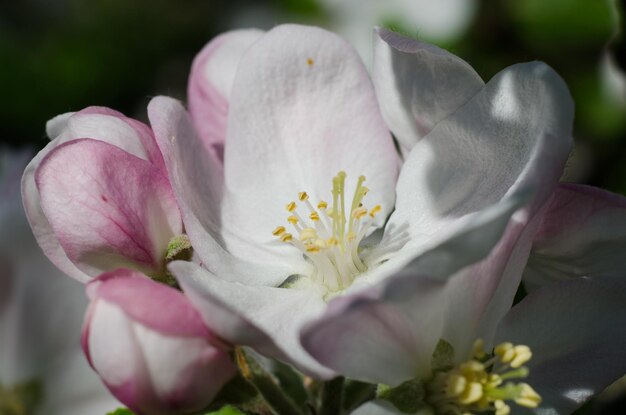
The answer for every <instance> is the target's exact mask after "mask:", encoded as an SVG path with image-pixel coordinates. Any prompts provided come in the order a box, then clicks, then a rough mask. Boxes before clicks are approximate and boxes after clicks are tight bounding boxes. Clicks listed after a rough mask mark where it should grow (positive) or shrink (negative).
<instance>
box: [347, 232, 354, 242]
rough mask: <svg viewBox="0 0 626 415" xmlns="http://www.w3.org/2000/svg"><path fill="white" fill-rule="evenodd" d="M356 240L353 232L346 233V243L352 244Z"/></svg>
mask: <svg viewBox="0 0 626 415" xmlns="http://www.w3.org/2000/svg"><path fill="white" fill-rule="evenodd" d="M355 239H356V233H354V232H348V234H347V235H346V240H347V241H348V242H352V241H354V240H355Z"/></svg>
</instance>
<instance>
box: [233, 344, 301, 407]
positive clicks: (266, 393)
mask: <svg viewBox="0 0 626 415" xmlns="http://www.w3.org/2000/svg"><path fill="white" fill-rule="evenodd" d="M235 361H236V362H237V365H238V366H239V371H240V373H241V375H242V376H243V377H244V379H246V380H247V381H248V382H250V383H251V384H252V385H254V387H255V388H256V389H257V390H258V391H259V393H260V394H261V396H262V397H263V398H264V400H265V402H266V403H267V405H268V406H269V407H270V408H272V410H273V412H274V413H276V414H279V415H303V413H302V411H301V410H300V409H299V408H298V407H297V406H296V404H294V403H293V401H292V400H291V399H290V398H289V397H288V396H287V395H285V393H284V392H283V390H282V389H281V388H280V386H279V385H278V383H277V382H276V380H275V379H274V377H273V376H272V375H271V374H270V373H269V372H267V371H266V370H265V369H263V367H262V366H261V365H260V364H259V363H258V362H257V361H256V360H254V358H252V357H251V356H250V355H249V354H247V353H246V352H245V351H244V350H243V349H242V348H240V347H238V348H236V349H235Z"/></svg>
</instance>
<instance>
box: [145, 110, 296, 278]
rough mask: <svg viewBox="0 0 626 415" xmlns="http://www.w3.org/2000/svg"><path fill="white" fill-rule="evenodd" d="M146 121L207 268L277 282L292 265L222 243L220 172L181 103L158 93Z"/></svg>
mask: <svg viewBox="0 0 626 415" xmlns="http://www.w3.org/2000/svg"><path fill="white" fill-rule="evenodd" d="M148 114H149V116H150V122H151V124H152V128H153V129H154V132H155V136H156V138H157V140H158V143H159V146H160V148H161V151H162V152H163V155H164V158H165V163H166V165H167V169H168V173H169V177H170V181H171V183H172V187H173V189H174V192H175V194H176V198H177V199H178V203H179V206H180V210H181V215H182V217H183V221H184V223H185V231H186V232H187V234H188V235H189V239H190V240H191V242H192V245H193V247H194V252H195V253H196V254H197V255H198V257H199V258H200V259H201V260H202V262H203V263H204V265H205V267H207V268H208V269H209V270H211V271H212V272H213V273H215V274H217V275H220V276H221V277H222V278H225V279H230V280H233V281H242V282H249V283H251V284H255V285H258V284H264V285H277V284H280V283H281V282H282V281H283V280H284V279H285V277H286V276H288V275H289V274H290V273H291V272H293V270H294V268H293V267H291V268H290V267H285V266H282V267H281V266H276V265H271V266H261V265H260V264H259V263H258V262H259V261H262V257H261V258H256V257H251V256H250V255H247V256H246V257H245V259H243V258H236V257H234V256H233V255H231V253H229V252H228V251H227V250H226V248H225V247H224V246H223V240H222V236H221V230H222V216H221V200H222V187H223V172H222V166H221V163H220V162H219V160H217V158H216V157H215V155H214V154H213V153H211V152H208V151H207V149H206V147H205V146H204V145H203V143H202V142H201V140H200V139H199V138H198V136H197V134H196V133H195V131H194V128H193V126H192V125H191V122H190V120H189V117H188V115H187V113H186V112H185V109H184V108H183V106H182V104H181V103H180V102H178V101H176V100H174V99H171V98H167V97H156V98H154V99H153V100H152V101H151V102H150V104H149V105H148Z"/></svg>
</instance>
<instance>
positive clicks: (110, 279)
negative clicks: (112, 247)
mask: <svg viewBox="0 0 626 415" xmlns="http://www.w3.org/2000/svg"><path fill="white" fill-rule="evenodd" d="M87 293H88V295H89V297H90V298H92V299H93V298H101V299H103V300H105V301H107V302H108V303H111V304H115V305H117V306H119V307H120V308H122V309H123V310H124V312H125V313H126V315H127V316H128V317H129V318H131V319H133V320H134V321H137V322H138V323H140V324H142V325H143V326H146V327H148V328H150V329H152V330H154V331H156V332H158V333H161V334H164V335H169V336H177V337H209V336H210V333H209V331H208V330H207V328H206V327H205V325H204V323H203V322H202V319H201V318H200V315H198V313H197V312H196V311H195V309H194V308H193V307H191V304H189V301H188V300H187V299H186V298H185V296H184V295H183V294H182V293H181V292H180V291H177V290H173V289H170V288H169V287H167V286H165V285H163V284H155V283H154V282H152V281H151V280H150V279H148V278H146V276H145V275H143V274H141V273H139V272H135V271H131V270H128V269H119V270H116V271H112V272H108V273H105V274H102V275H101V276H99V277H98V278H96V279H94V280H92V281H91V282H90V283H89V285H88V286H87ZM137 293H141V296H140V297H139V298H138V297H137Z"/></svg>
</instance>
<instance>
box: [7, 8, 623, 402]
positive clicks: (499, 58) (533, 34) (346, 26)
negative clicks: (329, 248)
mask: <svg viewBox="0 0 626 415" xmlns="http://www.w3.org/2000/svg"><path fill="white" fill-rule="evenodd" d="M625 10H626V0H483V1H480V0H261V1H258V0H257V1H252V0H204V1H202V0H186V1H184V2H181V1H175V0H135V1H128V0H91V1H85V0H83V1H81V0H56V1H46V0H22V1H19V2H7V1H4V2H2V3H0V94H2V96H3V97H4V99H2V100H0V140H1V144H2V145H8V146H11V147H21V146H25V145H30V146H34V147H35V148H42V147H43V146H44V145H45V144H46V141H47V139H46V137H45V122H46V121H47V120H48V119H50V118H52V117H53V116H55V115H57V114H60V113H63V112H67V111H76V110H79V109H81V108H83V107H86V106H89V105H103V106H108V107H112V108H115V109H117V110H120V111H122V112H124V113H126V114H127V115H130V116H133V117H136V118H138V119H143V120H145V119H146V114H145V108H146V105H147V103H148V101H149V99H150V97H151V96H154V95H157V94H166V95H172V96H175V97H177V98H180V99H182V100H185V95H186V94H185V89H186V83H187V75H188V72H189V68H190V66H191V62H192V59H193V57H194V55H195V54H196V53H197V52H198V51H199V50H200V49H201V48H202V47H203V46H204V44H205V43H206V42H207V41H208V40H210V39H211V38H212V37H213V36H215V35H216V34H217V33H220V32H222V31H225V30H229V29H232V28H236V27H251V26H254V27H260V28H266V29H267V28H270V27H271V26H273V25H275V24H278V23H282V22H289V21H290V22H300V23H312V24H317V25H322V26H325V27H328V28H331V29H333V30H337V31H339V32H340V33H341V34H343V35H345V36H347V37H348V38H349V40H350V41H352V42H354V43H355V44H356V45H357V46H358V47H359V50H360V51H361V52H362V54H363V55H364V59H365V60H366V61H367V59H369V55H368V52H367V50H368V45H369V42H370V39H371V26H372V25H374V24H380V25H385V26H389V27H391V28H392V29H395V30H399V31H402V32H404V33H406V34H409V35H412V36H415V37H417V38H419V39H422V40H427V41H431V42H433V43H436V44H438V45H439V46H442V47H445V48H447V49H449V50H451V51H452V52H453V53H455V54H457V55H459V56H461V57H462V58H464V59H465V60H467V61H468V62H469V63H470V64H471V65H472V66H474V68H475V69H476V70H477V71H478V72H479V73H480V74H481V75H482V76H483V78H484V79H485V80H487V79H489V78H490V77H491V76H493V75H494V74H495V73H496V72H497V71H499V70H501V69H502V68H504V67H506V66H508V65H511V64H514V63H517V62H522V61H529V60H542V61H545V62H547V63H548V64H550V65H551V66H552V67H554V68H555V69H556V70H557V72H559V73H560V74H561V76H562V77H563V78H564V79H565V81H566V82H567V84H568V85H569V87H570V89H571V92H572V95H573V96H574V100H575V102H576V123H575V140H576V147H575V150H574V152H573V154H572V157H571V159H570V161H569V163H568V167H567V171H566V176H565V179H566V180H570V181H577V182H583V183H589V184H593V185H596V186H600V187H604V188H606V189H609V190H612V191H614V192H618V193H621V194H625V195H626V78H625V77H624V71H625V69H626V39H625V36H626V35H625V32H626V29H624V19H620V15H621V14H623V13H622V12H623V11H625ZM624 389H625V388H624V387H618V388H616V389H615V392H614V394H613V395H611V394H610V393H609V394H608V395H606V397H605V402H607V403H605V404H603V405H601V404H597V403H596V402H598V401H595V402H594V403H592V404H590V405H588V406H587V407H586V408H584V409H583V411H581V413H586V414H597V413H609V414H612V413H615V414H618V413H626V410H624V397H623V392H622V391H623V390H624ZM599 402H600V403H602V402H603V401H602V399H600V400H599ZM605 405H614V406H608V407H606V406H605ZM603 407H604V409H601V408H603ZM602 411H604V412H602Z"/></svg>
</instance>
